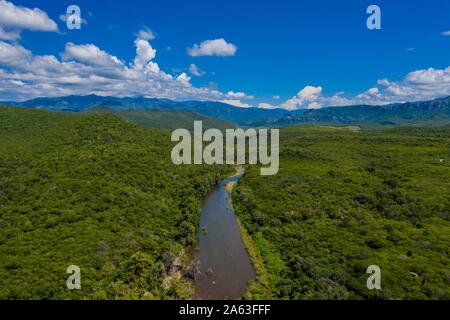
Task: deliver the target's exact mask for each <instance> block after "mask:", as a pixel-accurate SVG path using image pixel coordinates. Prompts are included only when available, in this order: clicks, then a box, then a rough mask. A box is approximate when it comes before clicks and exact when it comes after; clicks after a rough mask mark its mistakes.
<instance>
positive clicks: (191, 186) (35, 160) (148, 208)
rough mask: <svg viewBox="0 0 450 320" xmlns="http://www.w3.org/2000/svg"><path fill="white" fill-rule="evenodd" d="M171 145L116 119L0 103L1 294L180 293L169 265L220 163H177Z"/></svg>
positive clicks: (183, 292) (191, 237) (220, 171)
mask: <svg viewBox="0 0 450 320" xmlns="http://www.w3.org/2000/svg"><path fill="white" fill-rule="evenodd" d="M171 148H172V142H171V141H170V135H169V134H168V133H167V134H166V133H164V132H158V131H153V130H150V129H146V128H143V127H139V126H137V125H135V124H132V123H130V122H128V121H125V120H122V119H120V118H118V117H116V116H113V115H73V114H63V113H52V112H47V111H40V110H32V109H25V108H4V107H0V299H66V298H67V299H69V298H70V299H82V298H95V299H116V298H117V299H120V298H125V299H138V298H146V299H169V298H186V297H189V296H190V295H191V292H190V291H189V286H188V285H187V282H186V280H184V278H180V277H176V276H174V275H173V274H171V270H172V269H173V268H174V261H175V260H177V256H178V257H180V256H182V255H181V254H182V252H183V248H184V247H186V246H188V245H190V244H192V243H193V242H194V241H195V235H196V233H195V232H196V228H197V225H198V216H199V206H200V203H201V200H202V198H203V196H204V194H205V193H206V191H207V190H208V189H209V187H210V186H211V185H212V184H214V183H216V181H217V180H218V179H220V177H222V176H223V175H224V174H226V172H225V170H226V168H225V167H214V166H175V165H173V164H172V162H171V161H170V150H171ZM72 264H74V265H78V266H79V267H80V268H81V277H82V288H81V290H79V291H78V290H75V291H69V290H68V289H67V288H66V279H67V277H68V274H66V268H67V267H68V266H70V265H72ZM188 271H189V270H187V272H188ZM183 272H184V271H183ZM169 275H170V276H171V277H168V276H169Z"/></svg>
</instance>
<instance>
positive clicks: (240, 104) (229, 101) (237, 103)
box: [220, 99, 251, 108]
mask: <svg viewBox="0 0 450 320" xmlns="http://www.w3.org/2000/svg"><path fill="white" fill-rule="evenodd" d="M220 102H223V103H226V104H230V105H232V106H235V107H240V108H250V107H251V105H249V104H248V103H244V102H242V101H241V100H235V99H224V100H220Z"/></svg>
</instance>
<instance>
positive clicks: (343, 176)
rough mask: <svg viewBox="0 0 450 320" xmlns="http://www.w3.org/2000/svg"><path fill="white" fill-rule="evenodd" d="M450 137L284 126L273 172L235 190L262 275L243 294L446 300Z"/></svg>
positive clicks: (439, 132)
mask: <svg viewBox="0 0 450 320" xmlns="http://www.w3.org/2000/svg"><path fill="white" fill-rule="evenodd" d="M449 133H450V128H448V127H447V128H440V129H436V128H434V129H425V128H413V127H410V128H396V129H392V130H390V131H386V132H381V133H366V132H351V131H346V130H335V129H332V128H300V127H294V128H286V129H282V130H281V137H280V146H281V150H280V156H281V160H280V171H279V173H278V174H277V175H275V176H272V177H263V176H260V175H259V169H258V168H256V167H250V168H249V169H248V171H247V173H246V174H245V176H244V177H243V178H241V179H240V181H239V183H238V185H237V188H236V189H235V190H234V193H233V203H234V206H235V208H236V209H237V214H238V216H239V218H240V219H241V221H242V223H243V225H244V226H245V228H246V229H247V230H248V231H249V234H250V235H251V238H252V240H253V242H254V245H255V247H256V249H257V250H258V254H259V258H260V259H261V260H262V262H263V266H264V269H265V270H263V271H264V272H260V274H263V275H264V279H260V280H261V281H260V282H259V283H258V284H256V285H253V286H252V290H251V292H250V294H249V297H251V298H280V299H450V270H449V265H450V252H449V251H450V247H449V245H448V244H449V243H450V221H449V212H450V140H449V139H448V136H449ZM369 265H378V266H380V268H381V287H382V289H381V290H369V289H368V288H367V286H366V280H367V278H368V277H369V274H367V273H366V270H367V267H368V266H369ZM262 280H264V281H262Z"/></svg>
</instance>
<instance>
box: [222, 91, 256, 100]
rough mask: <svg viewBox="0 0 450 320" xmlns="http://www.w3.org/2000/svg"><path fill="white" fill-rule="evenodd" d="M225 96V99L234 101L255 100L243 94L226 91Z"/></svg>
mask: <svg viewBox="0 0 450 320" xmlns="http://www.w3.org/2000/svg"><path fill="white" fill-rule="evenodd" d="M226 96H227V98H230V99H235V100H239V99H245V100H252V99H255V97H254V96H249V95H247V94H246V93H245V92H234V91H228V92H227V94H226Z"/></svg>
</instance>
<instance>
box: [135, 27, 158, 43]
mask: <svg viewBox="0 0 450 320" xmlns="http://www.w3.org/2000/svg"><path fill="white" fill-rule="evenodd" d="M137 38H138V39H142V40H147V41H148V40H155V39H156V36H155V34H154V33H153V31H152V30H150V29H149V28H147V27H144V28H142V29H141V30H139V32H138V33H137Z"/></svg>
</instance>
